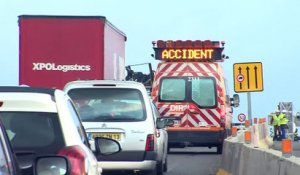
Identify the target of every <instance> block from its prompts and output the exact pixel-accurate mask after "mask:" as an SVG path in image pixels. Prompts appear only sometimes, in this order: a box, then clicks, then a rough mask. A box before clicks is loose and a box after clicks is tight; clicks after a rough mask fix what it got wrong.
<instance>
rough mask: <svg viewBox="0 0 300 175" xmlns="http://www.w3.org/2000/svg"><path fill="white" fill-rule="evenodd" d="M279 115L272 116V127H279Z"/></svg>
mask: <svg viewBox="0 0 300 175" xmlns="http://www.w3.org/2000/svg"><path fill="white" fill-rule="evenodd" d="M279 117H280V115H278V116H277V115H276V114H274V115H273V122H272V125H273V126H279V125H280V118H279Z"/></svg>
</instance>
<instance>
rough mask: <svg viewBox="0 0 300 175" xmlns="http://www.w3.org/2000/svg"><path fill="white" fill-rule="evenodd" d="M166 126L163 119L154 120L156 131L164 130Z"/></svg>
mask: <svg viewBox="0 0 300 175" xmlns="http://www.w3.org/2000/svg"><path fill="white" fill-rule="evenodd" d="M165 127H166V124H165V119H164V118H161V117H160V118H157V119H156V129H162V128H165Z"/></svg>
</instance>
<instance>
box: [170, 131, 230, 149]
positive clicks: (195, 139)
mask: <svg viewBox="0 0 300 175" xmlns="http://www.w3.org/2000/svg"><path fill="white" fill-rule="evenodd" d="M168 137H169V141H168V144H169V147H176V146H217V145H220V144H222V143H223V141H224V138H225V130H224V129H198V128H197V129H196V128H178V129H176V128H169V129H168Z"/></svg>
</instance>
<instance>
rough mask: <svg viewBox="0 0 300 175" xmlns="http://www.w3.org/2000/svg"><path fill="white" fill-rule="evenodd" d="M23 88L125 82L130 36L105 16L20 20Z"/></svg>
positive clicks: (20, 64)
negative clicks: (127, 36)
mask: <svg viewBox="0 0 300 175" xmlns="http://www.w3.org/2000/svg"><path fill="white" fill-rule="evenodd" d="M19 30H20V36H19V37H20V45H19V48H20V53H19V55H20V57H19V69H20V71H19V84H25V85H29V86H38V87H51V88H60V89H62V88H63V87H64V85H65V84H66V83H68V82H69V81H73V80H94V79H98V80H99V79H100V80H101V79H114V80H123V79H124V78H125V42H126V35H125V34H124V33H123V32H122V31H121V30H119V29H117V28H116V27H115V26H114V25H112V24H111V23H110V22H109V21H108V20H107V19H106V18H105V17H103V16H41V15H22V16H19Z"/></svg>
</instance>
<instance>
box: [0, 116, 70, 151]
mask: <svg viewBox="0 0 300 175" xmlns="http://www.w3.org/2000/svg"><path fill="white" fill-rule="evenodd" d="M0 119H1V120H2V122H3V124H4V126H5V129H6V132H7V135H8V137H9V140H10V141H11V144H12V147H13V149H14V151H15V152H16V153H17V154H18V152H22V154H24V152H25V153H26V151H28V152H29V153H32V152H34V153H44V152H46V153H48V154H50V153H56V152H57V151H58V150H59V149H60V148H62V147H63V146H64V145H65V143H64V139H63V135H62V131H61V127H60V123H59V119H58V116H57V114H56V113H47V112H0Z"/></svg>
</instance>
